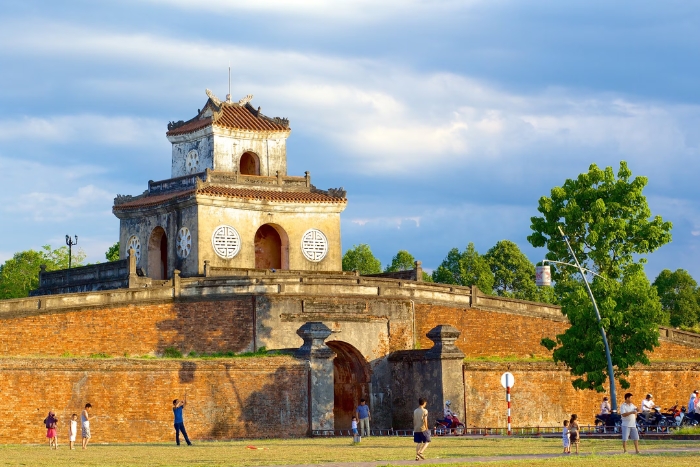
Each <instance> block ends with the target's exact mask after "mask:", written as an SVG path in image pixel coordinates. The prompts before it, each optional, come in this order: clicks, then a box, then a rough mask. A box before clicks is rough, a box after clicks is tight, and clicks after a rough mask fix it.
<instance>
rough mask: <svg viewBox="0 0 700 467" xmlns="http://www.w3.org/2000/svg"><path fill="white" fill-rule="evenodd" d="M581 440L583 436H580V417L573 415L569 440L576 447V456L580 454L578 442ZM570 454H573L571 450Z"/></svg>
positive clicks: (570, 421)
mask: <svg viewBox="0 0 700 467" xmlns="http://www.w3.org/2000/svg"><path fill="white" fill-rule="evenodd" d="M580 438H581V436H580V435H579V426H578V415H576V414H573V415H571V420H569V439H570V440H571V442H572V443H573V444H574V446H575V447H576V454H578V442H579V439H580ZM569 452H571V448H569Z"/></svg>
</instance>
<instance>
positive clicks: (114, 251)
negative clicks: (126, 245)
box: [105, 242, 119, 261]
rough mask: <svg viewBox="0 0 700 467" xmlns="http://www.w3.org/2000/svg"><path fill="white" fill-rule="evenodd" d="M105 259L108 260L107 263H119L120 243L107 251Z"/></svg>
mask: <svg viewBox="0 0 700 467" xmlns="http://www.w3.org/2000/svg"><path fill="white" fill-rule="evenodd" d="M105 258H107V261H119V242H117V243H115V244H114V245H112V246H111V247H109V248H108V249H107V251H105Z"/></svg>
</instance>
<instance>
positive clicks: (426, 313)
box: [416, 304, 700, 361]
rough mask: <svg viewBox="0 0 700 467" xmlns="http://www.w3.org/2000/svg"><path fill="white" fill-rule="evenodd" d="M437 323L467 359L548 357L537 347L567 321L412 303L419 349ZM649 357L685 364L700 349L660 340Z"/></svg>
mask: <svg viewBox="0 0 700 467" xmlns="http://www.w3.org/2000/svg"><path fill="white" fill-rule="evenodd" d="M439 324H450V325H452V326H454V327H456V328H457V329H458V330H459V331H461V332H462V334H461V335H460V336H459V339H457V343H456V344H457V347H459V349H460V350H461V351H462V352H464V354H465V355H466V356H467V358H474V357H488V356H499V357H508V356H517V357H530V356H533V355H535V356H539V357H550V356H551V353H550V352H549V351H548V350H547V349H545V348H544V347H542V345H540V341H541V340H542V338H543V337H550V338H554V337H555V336H556V335H557V334H561V333H563V332H564V331H565V330H566V328H567V327H568V326H569V324H568V322H567V321H564V318H563V317H562V319H561V320H559V319H557V320H553V319H551V318H547V317H541V316H528V315H519V314H514V313H504V312H497V311H490V310H481V309H478V308H457V307H449V306H441V305H430V304H416V339H417V340H418V342H419V343H420V346H421V348H423V349H427V348H430V347H431V346H432V342H431V341H430V339H428V338H427V337H426V334H427V333H428V331H430V330H431V329H432V328H434V327H435V326H437V325H439ZM659 344H660V345H659V347H657V348H656V350H655V351H654V352H653V353H652V354H651V355H650V356H649V358H650V360H652V361H669V360H670V361H673V360H676V361H684V360H685V361H688V360H697V359H700V348H698V347H695V346H691V345H681V344H678V343H676V342H673V341H671V340H670V339H660V340H659Z"/></svg>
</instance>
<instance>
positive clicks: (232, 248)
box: [211, 225, 241, 259]
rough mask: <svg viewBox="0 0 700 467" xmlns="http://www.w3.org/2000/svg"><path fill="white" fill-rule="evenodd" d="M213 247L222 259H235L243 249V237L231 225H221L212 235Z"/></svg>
mask: <svg viewBox="0 0 700 467" xmlns="http://www.w3.org/2000/svg"><path fill="white" fill-rule="evenodd" d="M211 246H212V247H214V252H215V253H216V254H217V255H219V256H221V257H222V258H224V259H229V258H233V257H234V256H236V255H237V254H238V251H239V250H240V249H241V236H240V235H238V232H237V231H236V229H234V228H233V227H231V226H230V225H220V226H218V227H217V228H216V229H214V233H213V234H211Z"/></svg>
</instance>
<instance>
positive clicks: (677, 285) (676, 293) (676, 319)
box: [652, 269, 700, 327]
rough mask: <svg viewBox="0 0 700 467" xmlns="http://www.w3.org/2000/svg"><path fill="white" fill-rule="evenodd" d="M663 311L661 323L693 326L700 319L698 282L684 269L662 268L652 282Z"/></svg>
mask: <svg viewBox="0 0 700 467" xmlns="http://www.w3.org/2000/svg"><path fill="white" fill-rule="evenodd" d="M652 285H653V286H654V287H656V290H657V291H658V293H659V298H660V299H661V307H662V309H663V311H664V319H663V321H662V324H669V323H670V324H671V326H688V327H690V326H695V325H696V324H698V319H700V302H699V298H700V296H699V293H700V292H699V291H698V284H697V282H695V279H693V277H692V276H691V275H690V274H689V273H688V271H686V270H685V269H676V271H675V272H671V271H670V270H668V269H664V270H663V271H661V273H659V275H658V276H656V279H655V280H654V283H653V284H652Z"/></svg>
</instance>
